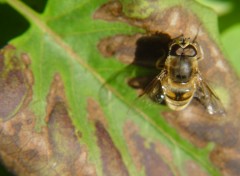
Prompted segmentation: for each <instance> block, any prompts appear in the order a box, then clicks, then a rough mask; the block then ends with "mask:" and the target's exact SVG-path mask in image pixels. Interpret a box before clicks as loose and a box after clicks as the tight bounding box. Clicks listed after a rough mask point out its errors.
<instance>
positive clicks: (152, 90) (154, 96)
mask: <svg viewBox="0 0 240 176" xmlns="http://www.w3.org/2000/svg"><path fill="white" fill-rule="evenodd" d="M165 76H166V70H165V69H163V70H162V71H161V73H160V74H159V75H158V76H156V77H155V78H154V79H153V80H152V81H151V82H150V83H149V84H148V85H147V86H146V88H145V90H144V92H143V94H141V95H140V96H139V97H142V96H143V95H147V96H148V97H149V98H150V99H151V100H153V101H154V102H156V103H159V104H161V103H163V101H164V94H163V91H162V85H161V81H162V79H163V78H164V77H165Z"/></svg>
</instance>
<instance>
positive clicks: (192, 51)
mask: <svg viewBox="0 0 240 176" xmlns="http://www.w3.org/2000/svg"><path fill="white" fill-rule="evenodd" d="M183 54H184V55H185V56H189V57H194V56H196V55H197V50H196V48H195V47H194V46H192V45H188V46H187V47H186V48H184V52H183Z"/></svg>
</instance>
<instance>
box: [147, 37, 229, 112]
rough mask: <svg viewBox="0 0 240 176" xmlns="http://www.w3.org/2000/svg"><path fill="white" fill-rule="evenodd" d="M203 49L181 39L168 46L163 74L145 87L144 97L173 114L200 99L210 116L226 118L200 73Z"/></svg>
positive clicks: (186, 39) (219, 103) (188, 40)
mask: <svg viewBox="0 0 240 176" xmlns="http://www.w3.org/2000/svg"><path fill="white" fill-rule="evenodd" d="M200 58H201V57H200V48H199V45H198V44H197V42H195V39H194V40H193V41H190V39H189V38H184V36H183V35H182V36H180V37H178V38H176V39H174V40H173V41H172V42H171V43H170V45H169V51H168V56H167V58H166V61H165V64H164V67H163V68H162V70H161V72H160V74H158V75H157V76H156V78H155V79H154V80H153V81H152V82H151V83H150V84H149V85H148V86H147V87H146V90H145V93H146V94H147V95H148V96H149V97H150V99H152V100H153V101H155V102H157V103H162V102H163V101H165V103H166V104H167V105H168V106H169V107H170V109H172V110H176V111H179V110H182V109H184V108H186V107H187V106H188V105H189V103H190V102H191V100H192V99H193V98H197V99H198V100H199V101H200V103H201V104H202V105H203V106H204V107H205V108H206V110H207V111H208V113H209V114H221V115H222V114H225V111H224V108H223V105H222V103H221V101H220V100H219V98H218V97H217V96H216V95H215V94H214V92H213V91H212V90H211V88H210V87H209V86H208V84H207V83H206V82H205V80H204V79H203V77H202V76H201V73H200V71H199V69H198V62H199V60H200Z"/></svg>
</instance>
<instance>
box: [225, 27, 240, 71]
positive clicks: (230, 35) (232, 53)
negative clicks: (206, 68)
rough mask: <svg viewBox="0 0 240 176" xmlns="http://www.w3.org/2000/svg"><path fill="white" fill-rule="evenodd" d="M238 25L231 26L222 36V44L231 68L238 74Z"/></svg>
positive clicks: (239, 53)
mask: <svg viewBox="0 0 240 176" xmlns="http://www.w3.org/2000/svg"><path fill="white" fill-rule="evenodd" d="M239 31H240V24H238V25H235V26H232V27H231V28H229V29H228V30H226V31H225V32H224V33H223V34H222V43H223V46H224V48H225V49H226V52H227V54H228V55H229V61H230V63H231V65H232V67H233V68H235V70H236V71H237V72H238V75H239V74H240V67H239V66H240V64H239V63H240V62H239V55H240V51H239V49H238V45H237V43H238V41H239V40H240V33H239Z"/></svg>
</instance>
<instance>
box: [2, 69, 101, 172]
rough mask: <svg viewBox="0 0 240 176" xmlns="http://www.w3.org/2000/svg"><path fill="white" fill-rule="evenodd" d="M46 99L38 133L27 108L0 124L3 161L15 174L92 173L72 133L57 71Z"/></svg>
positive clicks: (82, 146) (34, 117)
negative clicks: (43, 115)
mask: <svg viewBox="0 0 240 176" xmlns="http://www.w3.org/2000/svg"><path fill="white" fill-rule="evenodd" d="M47 101H48V108H47V111H48V113H47V115H48V116H49V117H47V118H46V120H47V123H48V126H46V127H42V129H41V131H39V132H37V131H36V129H35V125H36V116H35V114H34V113H33V112H32V111H31V109H28V107H26V108H24V109H23V110H22V111H21V113H18V114H16V115H15V116H14V118H12V119H10V120H8V121H6V122H1V123H0V138H1V140H0V156H1V158H2V160H3V162H4V164H5V165H6V166H7V167H8V168H9V169H11V170H12V171H13V172H15V173H17V174H18V175H36V176H38V175H39V176H40V175H49V176H51V175H86V176H95V175H96V170H95V167H94V166H93V165H92V164H89V163H88V158H87V148H86V147H85V146H84V145H80V142H79V138H78V137H77V135H76V134H75V128H74V126H73V124H72V122H71V120H70V116H69V112H68V111H69V110H68V108H67V105H66V104H67V103H66V99H65V94H64V87H63V82H62V80H61V77H60V76H59V75H58V74H56V75H55V79H54V80H53V83H52V86H51V89H50V92H49V95H48V100H47Z"/></svg>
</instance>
